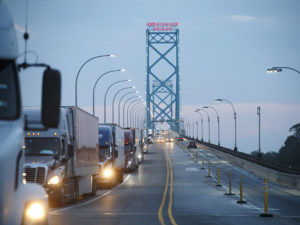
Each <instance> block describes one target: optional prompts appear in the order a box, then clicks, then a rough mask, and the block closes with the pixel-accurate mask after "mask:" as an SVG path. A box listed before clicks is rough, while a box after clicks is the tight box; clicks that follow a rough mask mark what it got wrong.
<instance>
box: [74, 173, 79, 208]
mask: <svg viewBox="0 0 300 225" xmlns="http://www.w3.org/2000/svg"><path fill="white" fill-rule="evenodd" d="M78 197H79V186H78V181H77V179H74V187H73V203H76V202H77V201H78Z"/></svg>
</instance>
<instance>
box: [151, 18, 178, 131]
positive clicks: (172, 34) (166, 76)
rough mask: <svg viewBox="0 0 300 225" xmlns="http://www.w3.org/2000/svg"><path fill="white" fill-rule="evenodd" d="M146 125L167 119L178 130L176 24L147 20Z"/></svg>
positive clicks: (152, 126) (174, 129)
mask: <svg viewBox="0 0 300 225" xmlns="http://www.w3.org/2000/svg"><path fill="white" fill-rule="evenodd" d="M146 52H147V68H146V70H147V71H146V103H147V109H148V110H147V117H146V118H147V128H148V129H154V128H155V124H156V123H163V122H167V123H169V124H170V128H171V129H172V130H173V131H177V132H179V121H180V81H179V30H178V23H148V24H147V30H146Z"/></svg>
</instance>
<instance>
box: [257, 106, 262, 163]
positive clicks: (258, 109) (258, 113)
mask: <svg viewBox="0 0 300 225" xmlns="http://www.w3.org/2000/svg"><path fill="white" fill-rule="evenodd" d="M257 115H258V156H259V157H260V156H261V149H260V106H258V107H257Z"/></svg>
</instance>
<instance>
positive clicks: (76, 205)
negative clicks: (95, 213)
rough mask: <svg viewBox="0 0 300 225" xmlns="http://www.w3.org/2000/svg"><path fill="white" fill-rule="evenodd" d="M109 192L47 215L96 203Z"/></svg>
mask: <svg viewBox="0 0 300 225" xmlns="http://www.w3.org/2000/svg"><path fill="white" fill-rule="evenodd" d="M129 177H130V174H128V175H127V177H126V178H125V180H124V182H123V183H122V184H124V183H125V182H126V181H127V180H128V178H129ZM122 184H120V185H118V187H119V186H121V185H122ZM111 191H112V190H110V191H107V192H105V193H104V194H102V195H99V196H97V197H95V198H93V199H91V200H89V201H86V202H83V203H80V204H75V205H72V206H69V207H66V208H63V209H57V210H54V211H51V212H49V213H50V214H55V213H58V212H64V211H66V210H69V209H72V208H76V207H79V206H83V205H87V204H90V203H92V202H94V201H96V200H98V199H100V198H103V197H104V196H106V195H108V194H109V193H110V192H111Z"/></svg>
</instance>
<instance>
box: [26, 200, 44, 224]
mask: <svg viewBox="0 0 300 225" xmlns="http://www.w3.org/2000/svg"><path fill="white" fill-rule="evenodd" d="M45 215H46V209H45V206H44V205H43V204H42V203H40V202H33V203H31V204H30V205H29V206H28V207H27V208H26V217H27V218H28V219H29V220H41V219H43V218H44V217H45Z"/></svg>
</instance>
